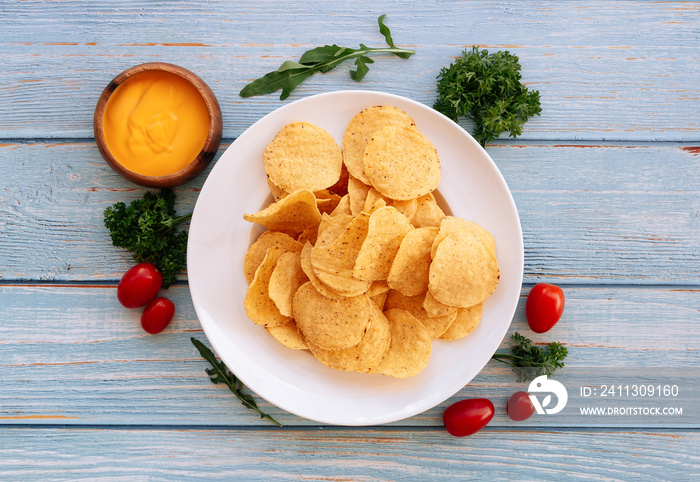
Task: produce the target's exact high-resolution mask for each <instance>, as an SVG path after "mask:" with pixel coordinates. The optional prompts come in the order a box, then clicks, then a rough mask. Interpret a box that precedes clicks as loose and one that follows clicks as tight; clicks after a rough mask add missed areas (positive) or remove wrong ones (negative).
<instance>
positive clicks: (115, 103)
mask: <svg viewBox="0 0 700 482" xmlns="http://www.w3.org/2000/svg"><path fill="white" fill-rule="evenodd" d="M94 130H95V139H96V142H97V146H98V148H99V150H100V153H101V154H102V156H103V157H104V158H105V160H106V161H107V163H108V164H109V165H110V166H111V167H112V168H113V169H114V170H115V171H116V172H118V173H119V174H120V175H122V176H123V177H125V178H126V179H129V180H130V181H132V182H135V183H137V184H140V185H144V186H150V187H171V186H176V185H179V184H183V183H185V182H187V181H189V180H190V179H192V178H193V177H195V176H196V175H197V174H199V173H200V172H201V171H202V170H203V169H204V168H205V167H206V166H207V165H208V164H209V163H210V162H211V160H212V159H213V158H214V155H215V154H216V152H217V150H218V148H219V145H220V143H221V131H222V122H221V109H220V107H219V103H218V101H217V100H216V97H215V96H214V93H213V92H212V91H211V89H209V87H208V86H207V85H206V84H205V83H204V81H202V80H201V79H200V78H199V77H197V76H196V75H195V74H194V73H192V72H190V71H189V70H187V69H184V68H182V67H178V66H176V65H172V64H166V63H149V64H141V65H137V66H135V67H132V68H131V69H127V70H125V71H124V72H122V73H121V74H119V75H118V76H117V77H115V78H114V80H112V82H110V84H109V85H108V86H107V87H106V88H105V90H104V92H103V93H102V95H101V96H100V99H99V101H98V103H97V107H96V109H95V118H94Z"/></svg>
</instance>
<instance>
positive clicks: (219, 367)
mask: <svg viewBox="0 0 700 482" xmlns="http://www.w3.org/2000/svg"><path fill="white" fill-rule="evenodd" d="M190 340H191V341H192V344H193V345H194V346H195V347H196V348H197V350H198V351H199V354H200V355H202V358H204V359H205V360H207V361H208V362H209V363H210V364H211V366H212V368H207V369H206V372H207V375H209V379H210V380H211V382H212V383H213V384H214V385H217V384H223V385H226V386H227V387H228V388H229V390H231V392H233V394H234V395H236V397H238V399H239V400H240V401H241V403H242V404H243V406H244V407H246V408H249V409H250V410H254V411H255V412H257V413H258V414H259V415H260V418H261V419H262V418H266V419H268V420H269V421H271V422H272V423H274V424H275V425H277V426H278V427H281V426H282V424H281V423H279V422H278V421H277V420H275V419H274V418H272V416H270V415H268V414H266V413H264V412H263V411H262V410H260V409H259V408H258V404H257V403H255V399H254V398H253V396H252V395H250V394H248V393H245V392H244V391H243V388H245V386H244V385H243V383H242V382H241V381H240V380H239V379H238V378H236V376H235V375H234V374H233V373H231V370H229V369H228V367H227V366H226V365H225V364H224V362H222V361H219V360H217V359H216V355H214V352H213V351H211V350H210V349H209V348H207V346H206V345H204V344H203V343H202V342H201V341H199V340H197V339H196V338H194V337H191V338H190Z"/></svg>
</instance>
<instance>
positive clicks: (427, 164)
mask: <svg viewBox="0 0 700 482" xmlns="http://www.w3.org/2000/svg"><path fill="white" fill-rule="evenodd" d="M364 163H365V173H366V174H367V178H368V179H369V181H370V184H371V185H372V186H373V187H375V188H376V189H377V191H379V192H380V193H382V194H383V195H384V196H386V197H388V198H389V199H398V200H408V199H413V198H417V197H420V196H423V195H425V194H428V193H429V192H431V191H433V190H434V189H436V188H437V187H438V184H440V161H439V159H438V154H437V151H436V150H435V147H433V145H432V144H431V143H430V141H428V140H427V139H426V138H425V137H423V135H422V134H420V133H419V132H418V131H417V130H415V129H408V128H405V127H394V126H390V127H382V128H381V129H379V130H378V131H375V132H374V133H373V134H372V137H371V139H370V141H369V142H368V143H367V147H366V148H365V153H364Z"/></svg>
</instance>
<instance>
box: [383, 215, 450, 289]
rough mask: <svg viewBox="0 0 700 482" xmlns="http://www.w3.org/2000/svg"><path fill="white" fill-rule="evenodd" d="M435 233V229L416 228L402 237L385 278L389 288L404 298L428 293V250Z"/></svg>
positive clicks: (429, 261) (436, 231)
mask: <svg viewBox="0 0 700 482" xmlns="http://www.w3.org/2000/svg"><path fill="white" fill-rule="evenodd" d="M437 233H438V229H437V228H418V229H414V230H413V231H410V232H408V233H407V234H406V236H404V238H403V240H402V241H401V245H400V246H399V250H398V251H397V253H396V256H395V257H394V262H393V263H392V265H391V269H390V270H389V274H388V276H387V282H388V283H389V287H390V288H392V289H395V290H398V291H400V292H401V293H403V294H404V295H406V296H416V295H420V294H422V293H425V292H426V291H428V278H429V274H430V263H431V262H432V258H431V256H430V250H431V248H432V246H433V240H434V239H435V236H436V235H437Z"/></svg>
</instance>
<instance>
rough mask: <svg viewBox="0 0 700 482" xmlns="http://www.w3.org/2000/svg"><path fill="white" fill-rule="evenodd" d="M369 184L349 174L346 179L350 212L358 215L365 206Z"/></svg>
mask: <svg viewBox="0 0 700 482" xmlns="http://www.w3.org/2000/svg"><path fill="white" fill-rule="evenodd" d="M370 189H371V186H368V185H367V184H365V183H363V182H362V181H360V180H359V179H356V178H354V177H352V176H350V179H348V197H349V198H350V213H351V214H353V215H358V214H360V213H361V212H362V210H363V209H364V207H365V201H366V200H367V193H368V192H369V190H370Z"/></svg>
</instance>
